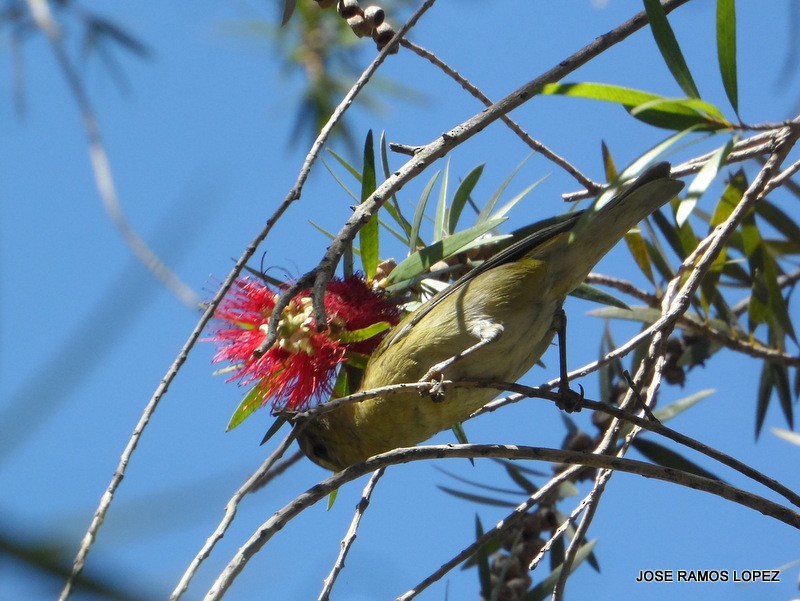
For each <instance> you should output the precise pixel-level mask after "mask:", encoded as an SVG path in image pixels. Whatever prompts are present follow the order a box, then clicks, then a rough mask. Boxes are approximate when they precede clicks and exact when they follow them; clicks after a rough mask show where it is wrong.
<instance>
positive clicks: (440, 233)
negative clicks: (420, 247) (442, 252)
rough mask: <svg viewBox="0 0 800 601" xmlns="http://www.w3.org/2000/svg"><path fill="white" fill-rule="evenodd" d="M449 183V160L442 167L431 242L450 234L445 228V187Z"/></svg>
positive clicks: (446, 220) (446, 221)
mask: <svg viewBox="0 0 800 601" xmlns="http://www.w3.org/2000/svg"><path fill="white" fill-rule="evenodd" d="M449 181H450V160H449V159H448V161H447V164H446V165H445V166H444V174H443V175H442V183H441V184H440V186H439V202H437V203H436V215H435V216H434V218H433V241H434V242H436V241H437V240H441V239H442V238H444V237H445V236H447V235H448V234H450V233H451V232H448V231H447V230H446V229H445V228H446V227H447V223H448V219H447V185H448V183H449Z"/></svg>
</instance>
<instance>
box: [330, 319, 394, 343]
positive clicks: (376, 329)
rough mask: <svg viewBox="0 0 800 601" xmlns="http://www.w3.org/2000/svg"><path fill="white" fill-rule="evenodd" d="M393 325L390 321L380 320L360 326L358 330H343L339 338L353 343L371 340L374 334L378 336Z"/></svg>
mask: <svg viewBox="0 0 800 601" xmlns="http://www.w3.org/2000/svg"><path fill="white" fill-rule="evenodd" d="M391 327H392V324H390V323H389V322H388V321H378V322H375V323H373V324H372V325H369V326H367V327H365V328H360V329H358V330H350V331H349V332H348V331H345V332H342V333H341V334H340V335H339V340H340V341H341V342H344V343H345V344H352V343H355V342H363V341H364V340H369V339H370V338H372V337H373V336H377V335H378V334H380V333H381V332H385V331H386V330H388V329H389V328H391Z"/></svg>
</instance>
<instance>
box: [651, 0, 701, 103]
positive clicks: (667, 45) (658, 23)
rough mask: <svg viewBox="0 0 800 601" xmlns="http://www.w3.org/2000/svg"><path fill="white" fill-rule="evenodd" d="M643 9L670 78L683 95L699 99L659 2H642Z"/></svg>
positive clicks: (655, 0)
mask: <svg viewBox="0 0 800 601" xmlns="http://www.w3.org/2000/svg"><path fill="white" fill-rule="evenodd" d="M644 9H645V11H646V12H647V18H648V20H649V21H650V30H651V31H652V32H653V37H654V38H655V40H656V45H658V49H659V50H660V51H661V56H662V57H664V62H666V63H667V67H669V71H670V73H672V77H674V78H675V81H677V82H678V85H679V86H680V87H681V89H682V90H683V93H684V94H686V95H687V96H689V97H690V98H700V93H699V92H698V91H697V86H696V85H695V83H694V79H692V74H691V73H690V72H689V67H688V66H687V65H686V60H685V59H684V58H683V53H682V52H681V48H680V46H679V45H678V40H677V39H676V38H675V32H673V31H672V27H670V24H669V20H667V14H666V13H665V12H664V8H663V7H662V6H661V2H659V0H644Z"/></svg>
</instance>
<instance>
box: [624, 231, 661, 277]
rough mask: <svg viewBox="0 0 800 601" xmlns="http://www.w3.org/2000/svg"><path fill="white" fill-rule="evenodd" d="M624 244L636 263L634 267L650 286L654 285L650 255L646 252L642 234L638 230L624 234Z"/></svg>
mask: <svg viewBox="0 0 800 601" xmlns="http://www.w3.org/2000/svg"><path fill="white" fill-rule="evenodd" d="M625 244H627V245H628V250H629V251H630V253H631V256H632V257H633V260H634V261H635V262H636V266H637V267H638V268H639V269H640V270H641V272H642V273H643V274H644V276H645V277H646V278H647V279H648V280H649V281H650V283H651V284H655V283H656V280H655V276H654V275H653V267H652V265H651V264H650V255H649V253H648V252H647V244H645V241H644V237H643V236H642V232H641V231H640V230H631V231H629V232H628V233H627V234H625Z"/></svg>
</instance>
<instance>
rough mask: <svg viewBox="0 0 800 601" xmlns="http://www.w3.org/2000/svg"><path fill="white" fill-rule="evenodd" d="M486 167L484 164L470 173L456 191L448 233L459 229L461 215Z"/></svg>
mask: <svg viewBox="0 0 800 601" xmlns="http://www.w3.org/2000/svg"><path fill="white" fill-rule="evenodd" d="M484 166H485V165H483V164H481V165H478V166H477V167H475V168H474V169H473V170H472V171H470V172H469V173H468V174H467V176H466V177H465V178H464V179H463V181H462V182H461V183H460V184H459V186H458V189H456V193H455V194H454V195H453V203H452V206H451V207H450V215H449V219H448V224H447V231H448V232H450V233H453V232H455V231H456V228H457V227H458V220H459V219H460V218H461V213H462V211H463V210H464V207H465V206H466V204H467V201H468V200H469V198H470V195H471V194H472V191H473V190H474V189H475V186H476V184H477V183H478V180H479V179H480V178H481V175H482V174H483V168H484Z"/></svg>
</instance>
